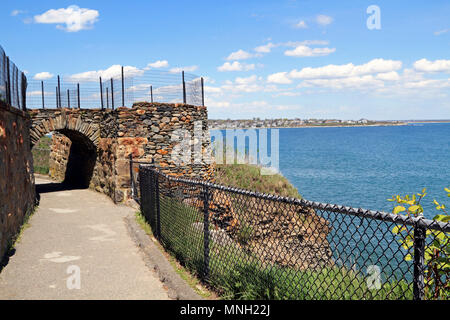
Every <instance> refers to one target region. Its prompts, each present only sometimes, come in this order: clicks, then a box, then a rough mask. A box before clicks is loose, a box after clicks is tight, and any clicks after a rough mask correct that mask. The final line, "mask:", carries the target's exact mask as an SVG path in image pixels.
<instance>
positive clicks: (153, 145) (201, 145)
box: [29, 102, 213, 203]
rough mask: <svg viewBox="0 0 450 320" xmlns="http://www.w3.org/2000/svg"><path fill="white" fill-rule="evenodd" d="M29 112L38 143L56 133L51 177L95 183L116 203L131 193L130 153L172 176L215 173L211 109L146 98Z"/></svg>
mask: <svg viewBox="0 0 450 320" xmlns="http://www.w3.org/2000/svg"><path fill="white" fill-rule="evenodd" d="M29 113H30V116H31V119H32V126H31V130H30V136H31V143H32V145H34V144H36V143H37V142H38V141H39V139H40V138H41V137H42V136H44V135H45V134H48V133H50V132H54V134H53V136H52V137H53V138H52V150H51V154H50V175H51V176H52V177H54V178H56V179H58V180H61V181H66V182H71V183H74V184H78V185H80V186H85V187H87V186H89V187H90V188H93V189H95V190H97V191H99V192H103V193H105V194H107V195H109V196H110V197H111V198H112V199H113V200H114V201H115V202H116V203H117V202H124V201H126V200H127V199H129V198H130V196H131V189H130V171H129V170H130V167H129V158H128V157H129V155H130V154H132V156H133V159H135V160H140V161H150V162H151V161H152V160H153V161H154V164H155V166H156V167H159V168H160V169H161V170H162V171H163V172H165V173H167V174H172V175H177V176H181V175H183V176H188V177H191V178H197V179H206V180H208V179H210V178H211V176H212V172H213V165H212V163H211V158H210V157H211V153H210V139H209V131H208V123H207V119H208V116H207V110H206V107H202V106H193V105H187V104H169V103H146V102H141V103H135V104H134V105H133V107H132V108H127V107H120V108H117V109H116V110H110V109H106V110H101V109H33V110H30V111H29ZM180 146H182V147H180ZM195 150H197V151H198V152H197V154H196V152H195ZM186 151H189V152H186ZM191 151H192V152H191ZM199 154H200V156H199ZM186 155H188V156H187V158H186Z"/></svg>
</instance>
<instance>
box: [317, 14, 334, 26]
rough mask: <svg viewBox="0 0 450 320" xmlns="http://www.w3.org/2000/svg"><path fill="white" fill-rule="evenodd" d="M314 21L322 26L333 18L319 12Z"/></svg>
mask: <svg viewBox="0 0 450 320" xmlns="http://www.w3.org/2000/svg"><path fill="white" fill-rule="evenodd" d="M316 22H317V23H318V24H320V25H322V26H326V25H329V24H330V23H332V22H333V18H332V17H330V16H326V15H324V14H319V15H318V16H317V17H316Z"/></svg>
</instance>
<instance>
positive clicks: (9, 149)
mask: <svg viewBox="0 0 450 320" xmlns="http://www.w3.org/2000/svg"><path fill="white" fill-rule="evenodd" d="M29 127H30V117H29V116H28V115H27V114H26V113H25V112H24V111H22V110H18V109H15V108H12V107H9V106H8V105H7V104H5V103H4V102H3V101H1V100H0V261H1V260H2V257H3V256H4V255H5V253H6V250H7V249H8V246H9V245H11V244H12V242H13V241H14V238H15V236H16V235H17V233H18V232H19V230H20V226H21V225H22V223H23V222H24V219H25V217H26V216H27V215H28V214H30V213H31V211H32V210H33V207H34V203H35V190H34V178H33V157H32V155H31V150H30V136H29Z"/></svg>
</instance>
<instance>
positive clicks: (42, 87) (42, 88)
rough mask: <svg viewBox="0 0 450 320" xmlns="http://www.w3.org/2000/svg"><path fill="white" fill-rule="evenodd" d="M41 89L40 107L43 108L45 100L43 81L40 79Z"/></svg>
mask: <svg viewBox="0 0 450 320" xmlns="http://www.w3.org/2000/svg"><path fill="white" fill-rule="evenodd" d="M41 91H42V109H45V101H44V81H41Z"/></svg>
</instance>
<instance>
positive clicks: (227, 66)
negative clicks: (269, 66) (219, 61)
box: [217, 61, 255, 72]
mask: <svg viewBox="0 0 450 320" xmlns="http://www.w3.org/2000/svg"><path fill="white" fill-rule="evenodd" d="M253 69H255V65H254V64H245V63H240V62H239V61H234V62H233V63H230V62H225V63H224V64H223V65H221V66H220V67H218V68H217V70H218V71H220V72H225V71H249V70H253Z"/></svg>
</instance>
